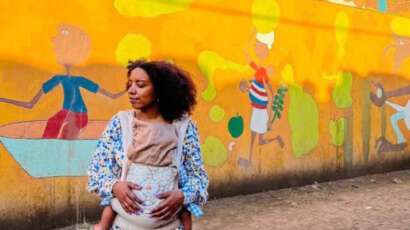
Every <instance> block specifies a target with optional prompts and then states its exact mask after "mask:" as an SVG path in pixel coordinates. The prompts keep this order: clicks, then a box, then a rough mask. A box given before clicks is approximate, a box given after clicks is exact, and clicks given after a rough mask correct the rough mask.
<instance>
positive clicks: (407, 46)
mask: <svg viewBox="0 0 410 230" xmlns="http://www.w3.org/2000/svg"><path fill="white" fill-rule="evenodd" d="M390 49H394V50H395V54H394V63H393V70H395V71H397V70H398V69H399V68H400V66H401V65H402V63H403V62H404V61H405V60H406V59H407V58H409V57H410V38H408V37H405V36H400V35H397V34H395V35H394V36H393V42H392V44H390V45H388V46H387V47H386V48H385V49H384V53H385V54H386V53H387V52H388V51H389V50H390Z"/></svg>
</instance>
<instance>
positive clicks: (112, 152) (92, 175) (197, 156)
mask: <svg viewBox="0 0 410 230" xmlns="http://www.w3.org/2000/svg"><path fill="white" fill-rule="evenodd" d="M182 155H183V162H182V166H181V167H180V169H179V180H178V184H179V189H180V190H181V191H182V192H183V194H184V206H185V207H186V208H187V209H188V211H190V212H191V213H192V215H194V216H195V217H200V216H202V215H203V211H202V206H203V205H204V204H205V203H206V201H207V199H208V192H207V188H208V184H209V181H208V175H207V173H206V171H205V168H204V165H203V161H202V157H201V149H200V143H199V137H198V129H197V127H196V125H195V124H194V123H193V122H192V121H190V122H189V124H188V128H187V133H186V136H185V139H184V144H183V148H182ZM124 159H125V153H124V150H123V147H122V139H121V126H120V119H119V117H118V116H114V117H113V118H112V119H111V120H110V121H109V123H108V125H107V127H106V129H105V131H104V132H103V134H102V137H101V138H100V139H99V141H98V144H97V148H96V150H95V152H94V154H93V156H92V159H91V162H90V165H89V168H88V176H89V179H88V186H87V189H88V191H90V192H95V193H97V194H98V195H99V196H100V197H101V203H100V205H101V206H107V205H110V203H111V199H112V198H113V194H112V187H113V185H114V184H115V183H116V182H117V181H118V180H119V178H120V174H121V168H122V164H123V162H124Z"/></svg>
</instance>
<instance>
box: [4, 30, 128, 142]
mask: <svg viewBox="0 0 410 230" xmlns="http://www.w3.org/2000/svg"><path fill="white" fill-rule="evenodd" d="M53 45H54V50H55V54H56V57H57V62H58V63H59V64H60V65H62V66H63V67H64V69H65V73H64V74H58V75H55V76H53V77H52V78H51V79H49V80H48V81H46V82H45V83H43V85H42V88H41V89H40V90H39V91H38V92H37V94H36V95H35V96H34V97H33V99H31V100H30V101H29V102H24V101H18V100H14V99H8V98H0V102H4V103H10V104H13V105H16V106H21V107H24V108H27V109H31V108H33V106H34V105H35V104H36V103H37V102H38V101H39V100H40V98H41V97H42V96H43V95H44V94H47V93H49V92H51V91H52V90H54V89H55V88H56V87H57V86H58V85H61V86H62V88H63V92H64V101H63V105H62V107H63V108H62V109H61V110H60V111H58V112H57V113H56V114H55V115H54V116H52V117H51V118H49V119H48V122H47V125H46V127H45V129H44V132H43V135H42V137H43V138H56V139H76V138H77V137H78V136H79V134H80V131H81V129H83V128H85V127H86V126H87V123H88V116H87V107H86V105H85V103H84V100H83V97H82V95H81V91H80V88H82V89H85V90H87V91H89V92H92V93H101V94H102V95H104V96H107V97H109V98H111V99H116V98H118V97H120V96H121V95H122V94H124V93H125V91H121V92H119V93H116V94H113V93H110V92H109V91H107V90H105V89H104V88H102V87H100V86H99V85H98V84H97V83H95V82H93V81H91V80H89V79H87V78H86V77H84V76H74V75H71V72H70V71H71V69H72V67H73V66H75V65H77V64H80V63H82V62H83V61H85V59H86V58H87V57H88V55H89V53H90V48H91V46H90V45H91V42H90V38H89V37H88V35H87V34H86V33H85V32H84V31H83V30H82V29H80V28H78V27H75V26H70V25H62V26H61V27H60V28H59V30H58V33H57V36H55V37H54V38H53Z"/></svg>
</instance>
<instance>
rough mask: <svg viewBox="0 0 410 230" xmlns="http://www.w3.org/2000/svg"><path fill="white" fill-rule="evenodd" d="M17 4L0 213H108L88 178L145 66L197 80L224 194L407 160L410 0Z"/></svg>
mask: <svg viewBox="0 0 410 230" xmlns="http://www.w3.org/2000/svg"><path fill="white" fill-rule="evenodd" d="M16 1H17V2H20V3H21V4H14V2H16ZM14 2H13V3H11V2H7V1H3V2H1V3H0V11H1V12H2V13H1V14H0V24H1V25H4V26H1V27H0V35H1V37H2V42H1V43H0V111H1V115H0V142H1V147H0V184H2V185H6V184H15V186H14V187H12V188H8V189H5V188H6V187H7V186H0V213H1V214H3V213H4V215H2V216H8V217H10V218H11V217H15V216H19V215H21V213H24V215H26V216H27V215H29V216H32V217H33V219H34V218H35V216H36V215H37V214H36V212H37V211H38V210H42V212H46V211H44V210H50V207H52V210H63V209H64V208H70V207H71V208H72V207H74V206H75V207H76V208H78V209H81V208H82V209H84V210H85V209H86V207H95V205H96V198H95V197H92V196H91V195H89V194H87V193H85V191H84V188H85V181H86V169H87V165H88V163H89V160H90V158H91V155H92V153H93V150H94V148H95V146H96V142H97V140H98V138H99V136H100V135H101V132H102V131H103V129H104V127H105V125H106V123H107V121H108V120H109V119H110V118H111V117H112V116H113V115H114V114H115V113H116V112H118V111H119V110H125V109H129V108H130V107H129V105H128V101H127V99H126V95H124V94H125V90H124V88H125V82H126V69H125V66H126V64H127V63H128V61H129V60H135V59H139V58H144V59H149V60H151V59H152V60H153V59H162V60H166V61H169V62H173V63H176V64H178V65H180V66H181V67H182V68H184V69H186V70H188V71H189V72H191V73H192V76H193V78H194V82H195V84H196V86H197V89H198V106H197V107H196V111H195V112H194V114H193V118H194V120H195V121H197V123H198V126H199V131H200V134H201V147H202V153H203V160H204V163H205V165H206V168H207V171H208V173H209V176H210V178H211V186H213V188H215V189H223V188H224V186H225V188H227V187H229V186H230V185H235V186H238V185H241V183H242V182H244V181H248V182H249V181H257V179H258V178H264V179H265V180H266V178H268V179H269V180H270V179H271V181H269V183H272V184H274V183H276V182H275V181H276V178H280V177H284V176H289V177H290V178H292V176H293V175H310V174H314V173H317V174H318V175H320V174H321V173H335V174H340V175H342V176H343V175H349V173H351V172H353V171H354V170H355V169H359V168H366V167H371V166H374V165H378V166H380V167H383V166H384V165H385V164H386V163H391V162H403V161H406V160H408V159H410V155H409V153H408V145H407V140H409V139H410V131H409V130H410V101H409V100H410V81H409V79H410V77H409V74H408V73H410V62H409V57H410V37H409V36H410V19H409V18H407V17H406V16H410V8H408V6H407V5H408V4H407V3H406V1H382V0H378V1H377V0H374V1H355V0H351V1H348V0H340V1H336V0H306V1H297V0H246V1H234V0H224V1H222V0H167V1H164V0H104V1H99V0H98V1H97V0H89V1H84V2H81V3H79V2H69V3H67V4H66V5H65V7H64V9H61V7H60V6H59V5H58V3H55V1H34V0H25V1H22V0H15V1H14ZM333 3H336V4H333ZM16 5H18V6H16ZM33 7H34V8H33ZM33 9H35V10H33ZM11 15H12V16H11ZM16 182H21V183H16ZM255 183H257V182H255ZM289 183H290V182H289ZM248 185H249V184H248ZM27 186H29V187H30V189H29V190H27V189H26V188H27ZM257 187H258V184H255V188H257ZM272 187H274V186H272ZM235 188H236V187H235ZM238 188H240V186H238ZM245 190H246V189H245ZM30 191H35V192H30ZM236 192H237V193H241V190H240V189H239V190H238V191H236ZM50 194H52V195H50ZM21 195H23V196H24V197H25V198H24V199H21V200H15V199H14V197H16V196H21ZM50 196H51V197H52V201H50ZM79 203H82V204H84V203H85V204H87V205H82V206H81V205H79ZM27 204H29V205H30V207H31V209H29V210H28V209H27V208H26V206H27ZM80 206H81V207H80ZM30 210H31V211H30ZM38 212H40V211H38ZM33 213H34V214H33ZM6 214H7V215H6ZM24 215H21V216H24ZM47 215H50V216H52V215H54V213H51V212H50V213H48V214H47ZM82 215H86V214H82Z"/></svg>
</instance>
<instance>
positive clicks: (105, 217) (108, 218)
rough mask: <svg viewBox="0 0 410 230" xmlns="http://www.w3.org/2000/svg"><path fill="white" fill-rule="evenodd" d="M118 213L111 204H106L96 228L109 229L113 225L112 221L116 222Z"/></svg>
mask: <svg viewBox="0 0 410 230" xmlns="http://www.w3.org/2000/svg"><path fill="white" fill-rule="evenodd" d="M116 215H117V214H116V213H115V212H114V210H113V209H112V207H111V205H109V206H106V207H105V208H104V209H103V212H102V215H101V220H100V223H98V224H97V225H96V226H95V227H94V230H109V229H110V228H111V226H112V223H113V222H114V219H115V216H116Z"/></svg>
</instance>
